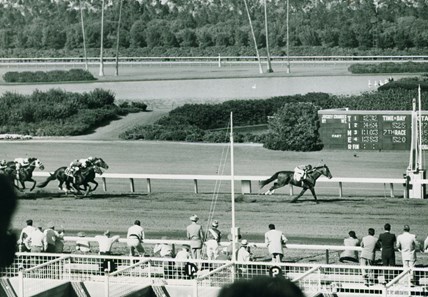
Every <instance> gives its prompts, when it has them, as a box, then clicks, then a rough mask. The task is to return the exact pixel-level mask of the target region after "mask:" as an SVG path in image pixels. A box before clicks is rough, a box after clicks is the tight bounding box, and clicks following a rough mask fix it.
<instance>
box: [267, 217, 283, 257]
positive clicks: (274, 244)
mask: <svg viewBox="0 0 428 297" xmlns="http://www.w3.org/2000/svg"><path fill="white" fill-rule="evenodd" d="M286 242H287V238H286V237H285V235H284V233H282V231H279V230H275V225H274V224H269V231H268V232H266V233H265V243H266V244H267V246H268V250H269V254H271V255H272V262H277V263H279V262H281V261H282V258H283V257H284V248H283V246H284V244H285V243H286Z"/></svg>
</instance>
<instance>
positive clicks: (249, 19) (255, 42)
mask: <svg viewBox="0 0 428 297" xmlns="http://www.w3.org/2000/svg"><path fill="white" fill-rule="evenodd" d="M244 4H245V10H246V11H247V16H248V22H249V23H250V29H251V36H252V37H253V41H254V47H255V48H256V55H257V61H258V62H259V63H258V64H259V72H260V73H263V69H262V62H261V61H260V55H259V50H258V49H257V40H256V35H255V34H254V28H253V22H252V21H251V16H250V10H249V9H248V4H247V0H244Z"/></svg>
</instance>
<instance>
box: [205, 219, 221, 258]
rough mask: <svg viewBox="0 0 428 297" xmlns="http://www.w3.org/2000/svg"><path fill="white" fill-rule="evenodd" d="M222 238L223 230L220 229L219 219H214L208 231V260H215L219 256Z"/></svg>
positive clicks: (206, 243)
mask: <svg viewBox="0 0 428 297" xmlns="http://www.w3.org/2000/svg"><path fill="white" fill-rule="evenodd" d="M220 240H221V232H220V231H219V230H218V221H217V220H214V221H213V222H212V224H211V228H209V229H208V232H207V241H206V242H205V245H206V246H207V257H208V260H215V259H217V257H218V247H219V244H220Z"/></svg>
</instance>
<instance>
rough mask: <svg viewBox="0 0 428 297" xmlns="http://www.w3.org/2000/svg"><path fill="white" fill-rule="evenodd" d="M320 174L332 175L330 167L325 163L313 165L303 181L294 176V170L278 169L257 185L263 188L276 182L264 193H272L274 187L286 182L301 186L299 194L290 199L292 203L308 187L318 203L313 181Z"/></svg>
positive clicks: (329, 176) (330, 176) (286, 183)
mask: <svg viewBox="0 0 428 297" xmlns="http://www.w3.org/2000/svg"><path fill="white" fill-rule="evenodd" d="M321 175H324V176H326V177H328V178H332V177H333V176H332V175H331V173H330V169H329V168H328V167H327V165H325V164H324V165H322V166H317V167H314V168H313V169H312V170H311V172H308V173H307V177H306V179H305V180H304V181H297V180H296V179H295V178H294V171H278V172H276V173H275V174H274V175H272V176H271V177H270V178H268V179H266V180H262V181H259V185H260V188H263V187H264V186H265V185H267V184H269V183H271V182H273V181H274V180H276V182H275V183H274V184H273V186H272V187H271V188H270V189H269V190H268V191H267V192H266V193H265V195H272V194H273V193H274V191H275V190H276V189H278V188H280V187H283V186H285V185H288V184H290V185H293V186H297V187H300V188H302V191H301V192H300V193H299V195H297V196H296V197H295V198H294V199H293V200H291V202H292V203H293V202H296V201H297V199H299V198H300V197H301V196H302V195H303V194H304V193H305V192H306V191H307V190H308V189H309V190H310V191H311V193H312V196H314V198H315V202H316V203H318V199H317V195H316V194H315V183H316V181H317V179H318V178H319V177H320V176H321Z"/></svg>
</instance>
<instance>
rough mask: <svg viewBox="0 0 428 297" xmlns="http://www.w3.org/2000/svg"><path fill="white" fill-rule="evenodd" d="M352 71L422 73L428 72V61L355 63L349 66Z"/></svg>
mask: <svg viewBox="0 0 428 297" xmlns="http://www.w3.org/2000/svg"><path fill="white" fill-rule="evenodd" d="M348 71H350V72H351V73H422V72H428V63H415V62H405V63H393V62H385V63H379V64H353V65H351V66H349V67H348Z"/></svg>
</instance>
